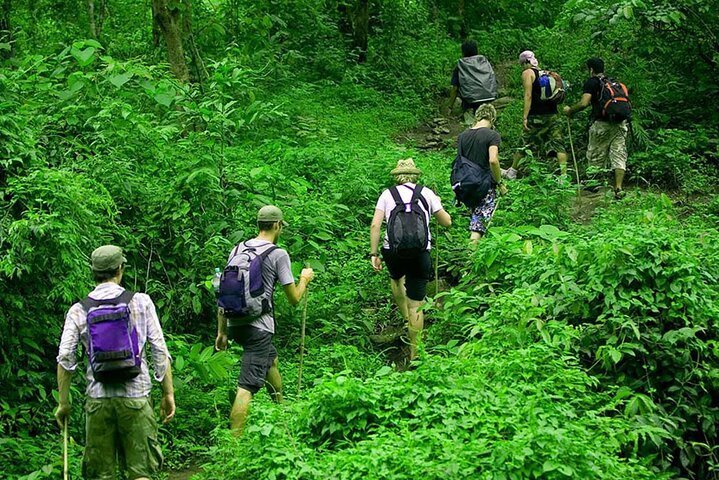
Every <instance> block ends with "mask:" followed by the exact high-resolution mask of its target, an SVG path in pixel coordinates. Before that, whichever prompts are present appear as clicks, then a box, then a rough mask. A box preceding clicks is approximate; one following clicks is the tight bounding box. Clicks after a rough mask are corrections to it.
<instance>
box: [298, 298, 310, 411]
mask: <svg viewBox="0 0 719 480" xmlns="http://www.w3.org/2000/svg"><path fill="white" fill-rule="evenodd" d="M309 293H310V286H309V284H307V287H305V295H304V296H305V299H304V300H305V303H304V305H303V307H302V330H301V334H300V365H299V367H298V368H297V398H300V392H301V391H302V363H303V361H304V358H305V325H306V324H307V297H309Z"/></svg>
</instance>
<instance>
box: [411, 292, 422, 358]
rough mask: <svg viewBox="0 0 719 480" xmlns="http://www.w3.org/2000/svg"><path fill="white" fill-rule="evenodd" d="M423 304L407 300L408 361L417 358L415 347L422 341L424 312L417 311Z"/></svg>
mask: <svg viewBox="0 0 719 480" xmlns="http://www.w3.org/2000/svg"><path fill="white" fill-rule="evenodd" d="M422 303H423V302H420V301H417V300H412V299H410V298H408V299H407V304H408V308H409V328H408V333H409V359H410V361H412V360H414V359H415V358H416V357H417V347H418V346H419V342H420V341H422V329H423V328H424V312H421V311H418V309H419V307H421V306H422Z"/></svg>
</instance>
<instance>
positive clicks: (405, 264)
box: [382, 248, 432, 302]
mask: <svg viewBox="0 0 719 480" xmlns="http://www.w3.org/2000/svg"><path fill="white" fill-rule="evenodd" d="M382 259H383V260H384V262H385V263H386V264H387V270H389V276H390V278H392V279H393V280H399V279H400V278H402V277H406V278H405V280H404V286H405V288H406V289H407V297H409V299H410V300H415V301H417V302H421V301H422V300H424V297H425V296H426V295H427V282H428V281H429V280H430V279H431V278H432V258H431V257H430V255H429V251H425V252H424V253H421V254H420V255H419V256H417V257H413V258H400V257H398V256H396V255H394V254H393V253H392V252H390V251H389V250H386V249H384V248H383V249H382Z"/></svg>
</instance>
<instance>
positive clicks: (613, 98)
mask: <svg viewBox="0 0 719 480" xmlns="http://www.w3.org/2000/svg"><path fill="white" fill-rule="evenodd" d="M599 81H600V82H601V84H602V88H601V90H600V93H599V106H600V107H601V108H602V110H601V117H600V119H601V120H606V121H608V122H611V123H622V122H623V121H625V120H631V119H632V103H631V101H630V100H629V91H628V90H627V87H626V85H624V84H623V83H622V82H620V81H618V80H615V79H613V78H608V77H605V76H604V75H602V76H600V77H599Z"/></svg>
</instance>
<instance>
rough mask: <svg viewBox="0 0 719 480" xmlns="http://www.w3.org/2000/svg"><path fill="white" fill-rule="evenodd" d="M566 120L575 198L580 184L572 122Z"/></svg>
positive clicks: (578, 193)
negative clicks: (575, 192)
mask: <svg viewBox="0 0 719 480" xmlns="http://www.w3.org/2000/svg"><path fill="white" fill-rule="evenodd" d="M565 118H566V119H567V133H569V147H570V148H571V149H572V160H573V161H574V174H575V175H576V176H577V196H580V195H581V184H580V183H579V168H578V167H577V156H576V155H575V154H574V140H573V139H572V122H570V121H569V117H565Z"/></svg>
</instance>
